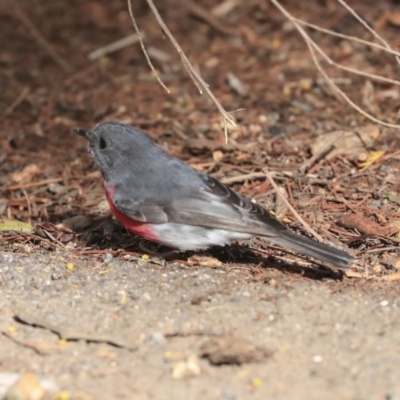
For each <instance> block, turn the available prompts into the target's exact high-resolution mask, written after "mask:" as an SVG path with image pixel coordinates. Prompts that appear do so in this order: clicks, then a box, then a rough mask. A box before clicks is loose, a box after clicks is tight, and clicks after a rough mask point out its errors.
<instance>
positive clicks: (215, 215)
mask: <svg viewBox="0 0 400 400" xmlns="http://www.w3.org/2000/svg"><path fill="white" fill-rule="evenodd" d="M202 182H203V186H202V187H201V188H200V189H199V190H196V191H192V192H191V193H189V194H188V195H186V196H185V197H181V198H177V199H173V200H171V202H170V203H168V204H166V205H165V207H164V210H165V212H166V213H167V215H168V220H169V221H171V222H176V223H180V224H188V225H198V226H204V227H208V228H217V229H226V230H231V231H237V232H243V233H250V234H253V235H262V236H270V235H271V236H275V235H279V234H280V233H281V232H282V231H286V230H287V228H286V227H285V226H284V225H283V224H282V223H280V222H279V221H278V220H277V219H275V218H274V217H273V216H272V215H271V214H270V213H269V212H268V211H267V210H265V209H264V208H262V207H260V206H259V205H257V204H254V203H252V202H251V201H249V200H247V199H245V198H243V197H241V196H240V195H239V194H237V193H236V192H234V191H233V190H231V189H229V188H228V187H227V186H225V185H224V184H222V183H221V182H219V181H218V180H216V179H214V178H212V177H210V176H208V175H203V176H202Z"/></svg>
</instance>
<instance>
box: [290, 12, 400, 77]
mask: <svg viewBox="0 0 400 400" xmlns="http://www.w3.org/2000/svg"><path fill="white" fill-rule="evenodd" d="M292 18H293V20H294V21H296V22H297V23H299V24H301V25H304V26H307V27H308V28H312V29H315V30H316V31H319V32H322V33H326V34H327V35H331V36H336V37H339V38H342V39H347V40H350V41H352V42H357V43H361V44H365V45H366V46H369V47H375V48H376V49H379V50H382V51H385V52H386V53H389V54H393V55H394V56H400V52H398V51H396V50H393V49H392V48H390V47H389V48H388V47H386V46H381V45H380V44H378V43H374V42H369V41H368V40H363V39H360V38H358V37H356V36H350V35H345V34H344V33H339V32H335V31H331V30H330V29H325V28H321V27H320V26H318V25H314V24H311V23H310V22H307V21H303V20H302V19H299V18H296V17H293V16H292ZM395 82H397V81H395Z"/></svg>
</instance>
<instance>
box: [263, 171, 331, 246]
mask: <svg viewBox="0 0 400 400" xmlns="http://www.w3.org/2000/svg"><path fill="white" fill-rule="evenodd" d="M263 172H264V174H265V176H266V177H267V178H268V180H269V182H270V183H271V185H272V186H273V188H274V189H275V191H276V194H277V196H279V197H280V199H281V200H282V201H283V202H284V203H285V204H286V206H287V207H288V208H289V210H290V211H291V212H292V213H293V215H294V216H295V217H296V218H297V219H298V220H299V222H300V223H301V224H302V225H303V226H304V228H305V230H306V231H307V232H308V233H309V234H310V235H312V236H314V237H315V238H316V239H317V240H319V241H320V242H322V243H323V242H324V239H323V238H322V236H321V235H319V234H318V233H317V232H315V231H314V229H312V228H311V226H310V225H309V224H308V223H307V222H306V221H304V219H303V218H302V217H301V216H300V215H299V213H298V212H297V211H296V210H295V209H294V207H293V206H292V205H291V204H290V203H289V202H288V200H287V199H286V197H285V196H283V194H282V193H281V191H280V190H279V187H278V185H277V184H276V183H275V181H274V178H273V177H272V175H271V173H270V172H269V171H268V168H267V167H264V168H263Z"/></svg>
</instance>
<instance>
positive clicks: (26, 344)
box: [1, 331, 46, 356]
mask: <svg viewBox="0 0 400 400" xmlns="http://www.w3.org/2000/svg"><path fill="white" fill-rule="evenodd" d="M1 334H2V335H3V336H5V337H6V338H8V339H10V340H11V341H13V342H14V343H15V344H17V345H19V346H22V347H26V348H27V349H30V350H33V351H34V352H35V353H36V354H38V355H39V356H43V355H45V354H46V353H44V352H43V351H42V350H40V349H38V348H37V346H35V345H34V344H31V343H25V342H23V341H22V340H19V339H17V338H15V337H14V336H13V335H10V334H9V333H8V332H6V331H2V332H1Z"/></svg>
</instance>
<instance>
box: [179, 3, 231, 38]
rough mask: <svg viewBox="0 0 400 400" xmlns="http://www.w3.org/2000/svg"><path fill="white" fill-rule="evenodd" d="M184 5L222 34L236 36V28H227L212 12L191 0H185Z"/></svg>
mask: <svg viewBox="0 0 400 400" xmlns="http://www.w3.org/2000/svg"><path fill="white" fill-rule="evenodd" d="M185 5H186V6H187V7H188V8H189V10H190V12H191V13H192V14H193V15H195V16H196V17H197V18H200V19H202V20H203V21H205V22H207V24H208V25H210V26H211V27H212V28H214V29H215V30H217V31H219V32H221V33H223V34H224V35H230V36H237V35H238V31H237V30H236V29H232V28H228V27H226V26H224V25H223V24H221V22H219V20H218V18H217V17H216V16H214V15H213V14H212V13H210V12H208V11H207V10H206V9H205V8H203V7H202V6H200V5H199V4H196V3H195V2H194V1H192V0H186V1H185Z"/></svg>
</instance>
